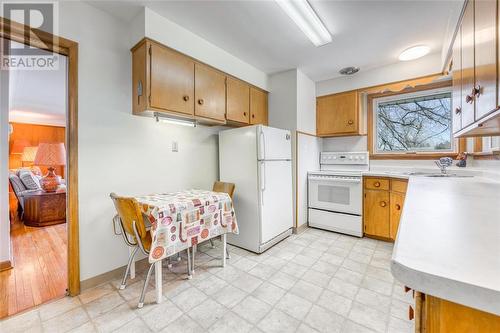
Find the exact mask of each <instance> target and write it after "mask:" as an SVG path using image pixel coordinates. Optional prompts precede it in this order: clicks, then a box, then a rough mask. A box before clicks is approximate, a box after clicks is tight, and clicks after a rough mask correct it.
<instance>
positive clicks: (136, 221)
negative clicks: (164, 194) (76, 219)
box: [110, 193, 191, 308]
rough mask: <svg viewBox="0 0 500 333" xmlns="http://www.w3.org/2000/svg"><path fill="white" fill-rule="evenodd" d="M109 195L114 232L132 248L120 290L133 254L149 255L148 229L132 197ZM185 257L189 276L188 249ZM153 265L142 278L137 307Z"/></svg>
mask: <svg viewBox="0 0 500 333" xmlns="http://www.w3.org/2000/svg"><path fill="white" fill-rule="evenodd" d="M110 197H111V199H112V200H113V203H114V205H115V208H116V211H117V213H118V214H117V215H115V217H114V218H113V230H114V233H115V235H121V236H122V238H123V241H124V242H125V244H127V246H129V247H131V248H132V251H131V252H130V256H129V259H128V263H127V268H126V269H125V274H124V275H123V279H122V282H121V285H120V290H123V289H125V288H126V286H127V276H128V275H129V273H130V270H131V267H132V263H133V261H134V257H135V255H136V254H137V251H138V250H139V249H140V250H141V252H142V253H143V254H144V255H146V256H149V251H150V246H151V243H149V240H148V239H147V237H148V233H149V230H147V229H146V226H145V224H144V219H143V217H142V213H141V211H140V209H139V206H138V203H137V201H136V200H135V199H134V198H127V197H120V196H117V195H116V194H115V193H111V194H110ZM117 222H119V223H118V225H119V227H120V232H117V230H116V224H117ZM124 222H125V223H126V225H124ZM149 236H150V234H149ZM131 238H132V239H131ZM148 243H149V244H148ZM187 259H188V260H187V261H188V262H187V267H188V277H191V255H190V251H189V249H187ZM153 267H154V263H152V264H149V269H148V273H147V275H146V279H145V280H144V285H143V287H142V291H141V297H140V298H139V304H138V308H142V307H143V306H144V298H145V296H146V289H147V286H148V283H149V279H150V278H151V272H152V270H153Z"/></svg>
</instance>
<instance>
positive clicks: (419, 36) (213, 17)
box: [88, 0, 463, 81]
mask: <svg viewBox="0 0 500 333" xmlns="http://www.w3.org/2000/svg"><path fill="white" fill-rule="evenodd" d="M88 2H89V3H91V4H92V5H94V6H96V7H98V8H101V9H103V10H105V11H107V12H109V13H110V14H112V15H114V16H116V17H119V18H120V19H122V20H125V21H130V20H131V19H132V18H134V17H135V15H137V14H138V13H139V11H140V9H141V6H147V7H149V8H150V9H152V10H153V11H155V12H157V13H158V14H160V15H162V16H164V17H165V18H167V19H169V20H171V21H173V22H175V23H177V24H179V25H181V26H183V27H184V28H186V29H188V30H190V31H192V32H193V33H195V34H197V35H199V36H201V37H203V38H205V39H206V40H208V41H210V42H211V43H213V44H215V45H217V46H219V47H221V48H223V49H225V50H226V51H228V52H229V53H231V54H233V55H235V56H236V57H238V58H240V59H242V60H244V61H246V62H248V63H249V64H251V65H253V66H255V67H257V68H259V69H261V70H263V71H264V72H266V73H274V72H279V71H283V70H287V69H290V68H300V69H301V70H302V71H303V72H304V73H305V74H306V75H308V76H309V77H310V78H311V79H313V80H314V81H321V80H325V79H330V78H334V77H337V76H339V74H338V71H339V69H340V68H342V67H345V66H357V67H361V70H367V69H371V68H376V67H380V66H384V65H388V64H392V63H395V62H397V61H398V60H397V57H398V55H399V53H400V52H401V51H402V50H404V49H406V48H407V47H410V46H413V45H416V44H426V45H429V46H430V47H431V53H438V52H441V49H442V47H443V41H444V39H445V34H447V33H449V31H447V30H449V27H450V26H451V27H453V26H455V25H456V21H457V19H458V16H459V14H460V10H461V8H462V4H463V1H461V0H434V1H426V0H413V1H406V0H399V1H394V0H392V1H391V0H384V1H380V0H371V1H370V0H357V1H349V0H338V1H324V0H323V1H319V0H309V2H310V4H311V5H312V7H313V8H314V10H315V11H316V13H317V14H318V15H319V16H320V18H321V20H322V21H323V22H324V23H325V25H326V26H327V28H328V30H329V31H330V32H331V33H332V35H333V42H332V43H330V44H327V45H325V46H322V47H319V48H317V47H314V46H313V45H312V43H311V42H310V41H309V40H308V39H307V37H306V36H305V35H304V34H303V33H302V32H301V31H300V29H299V28H298V27H297V26H296V25H295V24H294V22H293V21H292V20H291V19H290V18H289V17H288V16H287V15H286V14H285V13H284V12H283V11H282V10H281V8H280V7H279V6H278V5H277V4H276V3H275V2H274V1H272V0H267V1H210V0H208V1H88Z"/></svg>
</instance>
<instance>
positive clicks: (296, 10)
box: [275, 0, 332, 46]
mask: <svg viewBox="0 0 500 333" xmlns="http://www.w3.org/2000/svg"><path fill="white" fill-rule="evenodd" d="M275 1H276V3H277V4H278V5H279V6H280V7H281V9H283V10H284V11H285V13H287V15H288V16H290V18H291V19H292V20H293V21H294V22H295V24H297V26H298V27H299V28H300V30H302V32H303V33H304V34H305V35H306V36H307V37H308V38H309V39H310V40H311V42H312V43H313V44H314V45H315V46H321V45H325V44H328V43H330V42H331V41H332V35H330V32H329V31H328V30H327V29H326V27H325V25H324V24H323V22H321V20H320V19H319V17H318V15H316V13H315V12H314V10H313V9H312V7H311V5H310V4H309V2H307V1H306V0H275Z"/></svg>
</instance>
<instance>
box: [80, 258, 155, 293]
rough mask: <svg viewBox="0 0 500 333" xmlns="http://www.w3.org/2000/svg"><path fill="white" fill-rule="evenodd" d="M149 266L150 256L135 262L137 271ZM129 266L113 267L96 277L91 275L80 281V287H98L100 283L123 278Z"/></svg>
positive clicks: (83, 288)
mask: <svg viewBox="0 0 500 333" xmlns="http://www.w3.org/2000/svg"><path fill="white" fill-rule="evenodd" d="M148 266H149V262H148V258H143V259H141V260H138V261H136V262H135V269H136V271H141V270H144V269H147V267H148ZM126 268H127V265H125V266H122V267H118V268H116V269H113V270H112V271H109V272H106V273H102V274H99V275H96V276H94V277H91V278H89V279H86V280H82V281H80V289H81V291H84V290H87V289H91V288H94V287H97V286H98V285H101V284H104V283H107V282H111V281H113V280H115V279H118V278H122V277H123V274H124V273H125V269H126Z"/></svg>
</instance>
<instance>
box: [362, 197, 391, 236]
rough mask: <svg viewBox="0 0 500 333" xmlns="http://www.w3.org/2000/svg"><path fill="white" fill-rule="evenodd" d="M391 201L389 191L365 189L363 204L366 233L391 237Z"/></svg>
mask: <svg viewBox="0 0 500 333" xmlns="http://www.w3.org/2000/svg"><path fill="white" fill-rule="evenodd" d="M389 201H390V196H389V192H388V191H378V190H365V200H364V206H363V217H364V223H365V226H364V231H365V234H368V235H372V236H377V237H384V238H389V230H390V226H389V217H390V212H389Z"/></svg>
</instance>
